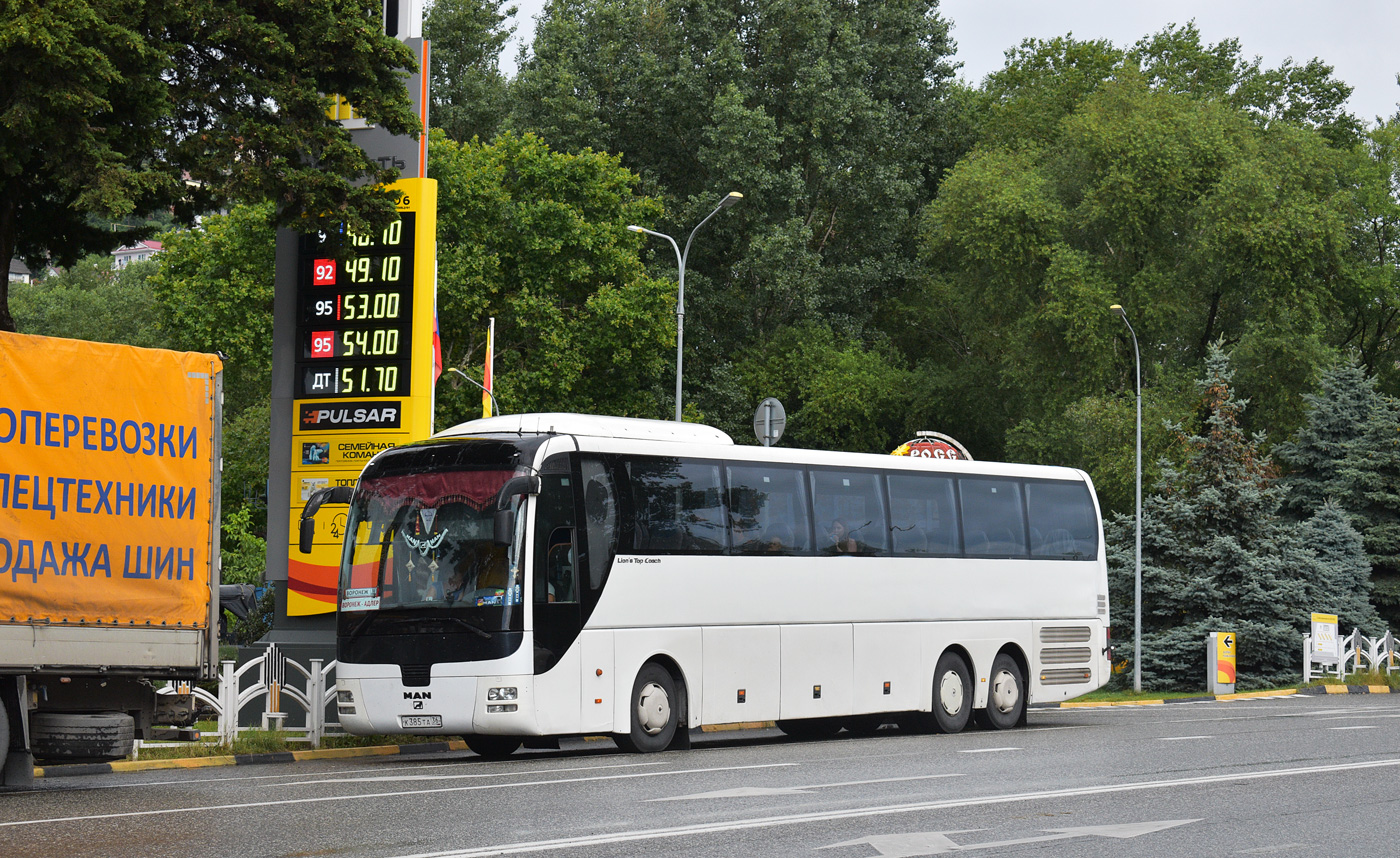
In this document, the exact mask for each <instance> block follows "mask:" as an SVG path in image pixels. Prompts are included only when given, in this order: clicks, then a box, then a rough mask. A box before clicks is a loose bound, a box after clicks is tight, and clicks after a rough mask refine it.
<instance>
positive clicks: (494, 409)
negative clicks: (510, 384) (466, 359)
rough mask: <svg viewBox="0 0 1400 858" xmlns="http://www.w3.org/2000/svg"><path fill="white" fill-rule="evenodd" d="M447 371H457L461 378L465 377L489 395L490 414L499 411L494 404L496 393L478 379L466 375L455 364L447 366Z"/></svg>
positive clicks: (498, 412)
mask: <svg viewBox="0 0 1400 858" xmlns="http://www.w3.org/2000/svg"><path fill="white" fill-rule="evenodd" d="M447 371H448V372H455V373H457V374H458V375H460V376H461V377H462V378H465V379H466V380H467V381H470V382H471V383H472V384H475V385H476V386H477V387H479V388H481V391H482V393H485V394H486V395H487V396H489V397H491V413H492V414H500V413H501V409H500V408H498V407H497V406H496V394H494V393H492V392H491V391H489V390H487V389H486V385H484V384H482V383H481V382H479V381H477V380H476V379H474V378H472V377H471V376H469V375H467V374H466V373H465V372H462V371H461V370H460V369H458V368H457V367H455V366H449V367H448V368H447Z"/></svg>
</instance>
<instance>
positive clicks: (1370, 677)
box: [1302, 670, 1400, 692]
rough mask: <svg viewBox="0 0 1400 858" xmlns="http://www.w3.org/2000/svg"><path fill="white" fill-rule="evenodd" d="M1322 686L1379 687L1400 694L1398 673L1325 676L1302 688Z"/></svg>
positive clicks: (1374, 672) (1399, 675)
mask: <svg viewBox="0 0 1400 858" xmlns="http://www.w3.org/2000/svg"><path fill="white" fill-rule="evenodd" d="M1323 685H1381V686H1385V687H1387V688H1389V689H1390V690H1391V691H1392V692H1400V671H1397V672H1396V673H1386V672H1384V671H1380V670H1376V671H1371V672H1369V673H1349V674H1347V675H1346V676H1343V677H1338V676H1336V675H1335V674H1327V675H1325V676H1321V677H1318V678H1316V679H1313V680H1312V681H1311V682H1309V683H1308V684H1307V685H1304V686H1302V687H1303V688H1317V687H1319V686H1323Z"/></svg>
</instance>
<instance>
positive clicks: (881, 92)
mask: <svg viewBox="0 0 1400 858" xmlns="http://www.w3.org/2000/svg"><path fill="white" fill-rule="evenodd" d="M951 52H952V43H951V41H950V40H949V38H948V24H947V22H946V21H945V20H943V19H942V18H940V17H939V16H938V14H937V13H936V3H935V2H934V0H899V2H890V3H873V4H832V3H827V2H820V0H800V2H796V3H790V2H775V0H663V2H659V3H657V2H651V0H555V2H552V3H550V4H549V6H548V7H547V8H546V11H545V13H544V15H543V16H542V17H541V19H540V23H539V26H538V28H537V30H536V36H535V42H534V50H533V56H532V57H530V58H529V59H528V60H527V61H526V62H525V63H524V64H523V65H522V67H521V70H520V74H519V76H518V77H517V78H516V80H515V81H514V83H513V84H512V88H511V101H512V113H511V117H510V119H509V120H508V123H509V124H510V126H511V127H514V128H516V129H519V130H524V131H533V132H536V133H538V134H539V135H540V136H541V137H542V138H543V139H545V140H547V141H549V142H550V144H551V145H553V146H554V147H555V148H557V149H563V150H566V151H571V152H576V151H581V150H583V149H588V148H591V149H594V150H603V151H608V152H616V153H619V154H620V155H621V156H622V163H623V165H624V166H627V167H629V168H630V169H632V170H634V171H635V172H636V173H638V174H639V175H640V176H641V178H642V181H643V187H644V188H646V189H647V190H648V191H650V192H653V193H655V194H657V195H658V196H659V197H660V198H661V199H662V200H663V201H664V202H665V204H666V217H665V218H664V219H661V220H659V222H650V223H644V224H642V225H644V226H647V227H651V228H655V229H658V230H660V231H662V232H666V233H669V234H671V235H673V236H678V237H679V238H680V239H681V240H682V241H683V240H684V238H685V236H686V235H687V234H688V233H689V231H690V229H691V228H692V227H693V226H694V225H695V224H697V223H699V222H700V220H701V219H702V218H703V217H705V216H706V215H707V214H709V212H710V210H711V209H712V208H713V207H714V205H715V203H716V202H717V201H718V200H719V199H720V198H721V197H723V196H724V195H725V194H726V193H728V192H730V191H739V192H741V193H743V194H744V203H743V204H742V205H741V206H736V207H735V208H733V209H732V210H730V211H727V212H725V214H724V215H723V216H722V217H719V218H716V219H715V220H714V221H712V222H711V223H710V224H709V225H707V226H706V228H705V232H704V234H703V235H702V236H700V237H699V238H698V239H697V241H696V244H695V246H694V248H693V251H692V253H691V254H690V256H689V258H688V259H687V271H686V285H687V289H686V293H687V294H686V305H687V306H686V328H687V336H686V358H685V363H686V366H687V367H688V368H690V369H688V371H687V385H686V390H687V391H688V393H687V397H688V401H691V402H693V403H694V404H695V405H696V406H697V407H698V411H699V413H703V414H706V415H711V416H712V418H715V419H730V420H734V419H738V415H739V414H740V412H744V415H745V416H746V415H747V413H750V412H751V409H752V407H753V404H755V403H756V402H757V399H755V398H753V397H754V396H755V395H759V394H757V392H756V391H749V390H745V389H743V388H742V387H741V386H737V385H741V379H742V378H744V377H751V374H749V373H747V372H745V371H741V369H740V368H739V367H738V364H739V363H741V362H743V360H744V358H745V355H747V354H750V353H753V352H754V351H758V350H762V349H764V348H766V345H765V344H766V343H767V342H768V341H770V340H772V339H774V338H776V337H778V336H779V335H780V334H781V332H782V331H784V329H787V328H801V327H803V326H805V325H810V324H815V325H821V324H827V325H830V326H831V327H832V328H833V330H835V331H837V332H839V333H840V335H841V336H842V338H843V340H846V341H852V342H856V343H858V346H857V348H859V349H860V350H862V351H871V350H875V351H878V350H880V349H881V348H882V346H881V345H880V343H881V342H882V341H883V335H882V332H881V331H880V330H879V328H880V325H881V323H882V321H883V319H884V318H885V317H886V316H887V315H888V314H887V313H885V312H883V309H884V307H883V305H884V304H885V302H886V301H889V300H893V299H894V297H895V296H897V295H898V294H900V293H901V292H903V291H907V289H908V288H909V287H910V284H911V277H912V275H913V273H914V266H913V248H914V245H913V242H912V238H913V227H914V223H915V221H914V216H915V214H916V212H917V211H918V209H919V207H920V206H922V205H923V203H924V202H925V201H927V200H928V199H929V197H930V196H931V194H932V189H933V187H934V186H935V184H936V183H937V180H938V176H939V175H940V173H941V172H942V170H943V169H944V168H945V167H946V166H948V165H949V164H951V163H952V161H953V159H954V158H955V157H956V154H958V153H960V152H961V151H962V149H963V148H965V147H966V145H968V135H969V133H970V129H971V128H973V127H975V121H974V120H973V119H972V118H971V117H970V116H969V109H970V107H969V103H975V102H976V99H973V98H970V97H966V95H967V94H966V93H963V96H964V98H962V99H961V100H960V101H959V102H958V103H957V105H956V109H954V106H953V105H952V104H949V103H945V100H944V97H943V95H944V92H945V90H946V88H947V86H948V83H949V81H950V80H951V78H952V71H953V70H952V66H951V64H950V63H949V55H950V54H951ZM652 260H653V263H652V264H653V270H655V271H656V272H658V273H663V272H664V273H667V274H669V272H671V271H673V270H674V261H673V257H672V256H671V254H670V253H669V248H668V247H665V246H661V247H658V248H656V249H655V251H654V254H653V256H652ZM692 284H693V286H692ZM759 396H760V397H761V395H759ZM744 399H748V400H750V401H748V402H745V401H743V400H744ZM736 400H738V401H736ZM789 405H790V406H792V407H794V408H798V409H800V406H801V404H800V403H789ZM896 437H897V436H896ZM894 440H895V438H894V437H892V438H890V439H887V440H886V441H885V443H892V442H893V441H894ZM900 440H902V439H900Z"/></svg>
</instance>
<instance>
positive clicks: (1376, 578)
mask: <svg viewBox="0 0 1400 858" xmlns="http://www.w3.org/2000/svg"><path fill="white" fill-rule="evenodd" d="M1336 484H1337V487H1338V491H1337V496H1338V499H1339V500H1340V502H1341V504H1342V506H1344V507H1345V508H1346V509H1347V511H1348V512H1349V513H1350V514H1351V516H1352V523H1353V524H1354V525H1355V526H1356V529H1357V530H1359V531H1361V536H1362V538H1363V539H1364V541H1365V546H1366V553H1367V555H1368V557H1369V559H1370V561H1371V581H1372V600H1373V601H1374V603H1375V605H1376V608H1377V610H1379V611H1380V613H1381V616H1382V617H1383V618H1384V619H1385V621H1386V622H1387V623H1388V624H1389V626H1390V628H1392V629H1400V401H1397V400H1395V399H1393V398H1391V397H1385V398H1383V399H1381V400H1380V401H1379V402H1378V403H1376V405H1375V406H1374V407H1373V408H1372V409H1371V413H1370V415H1369V417H1368V419H1367V420H1366V422H1365V423H1364V424H1363V425H1362V427H1361V432H1360V434H1359V436H1358V437H1357V438H1355V439H1354V440H1352V441H1351V442H1350V443H1348V444H1347V447H1346V454H1345V455H1344V456H1343V458H1342V460H1341V462H1340V464H1339V467H1338V468H1337V479H1336Z"/></svg>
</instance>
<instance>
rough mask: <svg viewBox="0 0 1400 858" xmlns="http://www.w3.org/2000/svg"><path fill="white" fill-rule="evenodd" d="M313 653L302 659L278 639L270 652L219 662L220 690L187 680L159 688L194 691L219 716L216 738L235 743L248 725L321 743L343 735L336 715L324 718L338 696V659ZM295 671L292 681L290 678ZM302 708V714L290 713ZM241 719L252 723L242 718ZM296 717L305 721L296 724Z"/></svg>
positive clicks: (170, 691)
mask: <svg viewBox="0 0 1400 858" xmlns="http://www.w3.org/2000/svg"><path fill="white" fill-rule="evenodd" d="M322 662H323V660H322V659H319V658H313V659H310V660H309V664H307V665H303V664H301V663H300V662H298V661H296V660H295V659H291V658H288V657H286V656H285V655H283V654H282V653H281V652H280V651H279V650H278V649H277V645H276V644H271V645H269V646H268V648H267V652H265V653H263V654H262V655H260V656H258V657H257V658H254V659H250V660H249V661H247V662H245V663H244V664H243V665H242V666H241V667H240V666H238V664H237V663H236V662H233V661H225V662H222V663H221V665H220V668H219V692H218V694H217V695H214V694H211V693H210V692H208V691H206V690H204V689H203V688H200V687H198V686H193V687H191V686H189V685H187V684H180V685H171V686H169V687H167V688H162V689H159V690H158V692H157V693H159V694H193V695H194V696H195V697H196V698H197V699H198V700H199V701H201V702H203V703H204V704H205V705H206V706H208V707H209V708H210V709H212V710H214V712H215V713H216V714H217V716H218V724H219V727H218V730H217V732H216V734H215V735H216V737H217V742H218V743H219V744H221V745H232V744H233V741H234V740H235V739H237V738H238V734H239V733H241V732H244V731H247V730H254V729H262V730H278V731H282V732H285V733H288V734H290V735H288V736H287V737H286V739H287V741H289V742H305V743H306V744H307V745H308V746H310V747H312V748H319V747H320V746H321V740H322V739H324V738H325V737H326V736H327V735H343V733H342V732H341V730H340V723H339V722H338V721H330V720H327V718H326V709H327V707H328V706H330V705H331V703H332V701H334V699H335V679H334V673H335V666H336V662H335V661H334V660H332V661H330V662H329V663H325V664H323V663H322ZM288 677H291V682H288ZM259 699H261V703H262V705H261V710H260V711H259V710H258V709H254V710H253V712H252V713H251V715H249V716H248V717H246V718H240V717H239V716H240V713H243V712H244V710H245V709H246V708H247V707H248V706H249V705H250V704H253V703H255V702H257V701H258V700H259ZM298 713H300V714H302V715H304V716H305V717H304V718H290V720H289V716H292V715H296V714H298ZM241 720H246V721H248V723H246V724H240V721H241ZM297 721H300V722H301V724H300V725H299V726H298V725H297V724H296V722H297Z"/></svg>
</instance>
